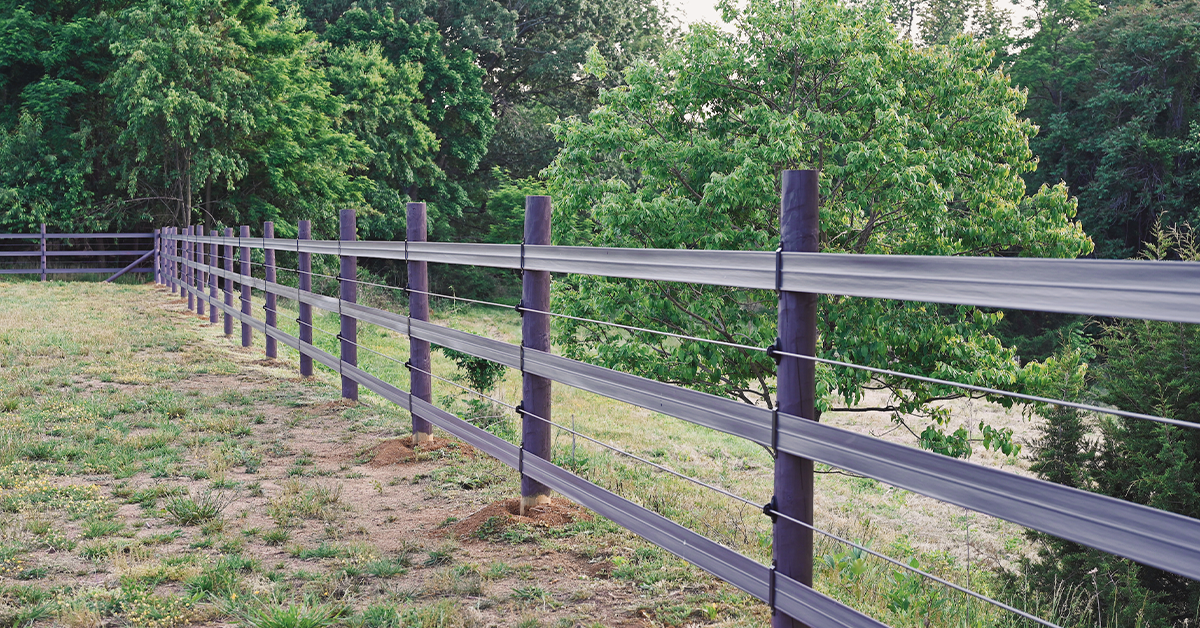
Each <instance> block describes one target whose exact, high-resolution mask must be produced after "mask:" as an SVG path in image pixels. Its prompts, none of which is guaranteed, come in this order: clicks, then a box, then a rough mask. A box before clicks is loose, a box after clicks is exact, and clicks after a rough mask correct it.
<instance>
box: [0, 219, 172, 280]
mask: <svg viewBox="0 0 1200 628" xmlns="http://www.w3.org/2000/svg"><path fill="white" fill-rule="evenodd" d="M157 237H158V235H157V232H152V233H47V232H46V225H44V224H43V225H41V232H40V233H0V240H33V241H34V242H35V243H36V244H37V246H38V248H37V249H34V250H16V251H13V250H0V257H2V258H17V261H20V258H27V257H36V258H38V265H37V266H36V267H32V266H31V267H28V268H0V275H41V277H42V281H46V275H65V274H80V275H86V274H99V273H103V274H109V277H108V278H107V279H105V281H112V280H114V279H116V278H117V277H120V276H121V275H124V274H126V273H149V272H152V271H153V270H154V269H153V267H152V266H141V267H139V266H138V265H139V264H142V263H143V262H146V261H147V260H149V259H150V258H151V257H153V256H154V254H155V251H157V250H158V244H157ZM100 238H104V239H111V240H118V241H128V240H135V239H151V240H155V242H154V243H153V245H152V246H151V247H150V248H149V249H112V250H97V249H85V250H78V251H75V250H49V249H48V248H47V243H48V242H49V241H50V240H95V239H100ZM126 245H127V246H128V243H126ZM133 256H138V257H137V259H135V260H134V261H133V263H131V264H127V265H124V266H118V267H113V268H109V267H76V268H71V267H59V268H52V267H50V265H49V261H48V260H49V258H52V257H54V258H112V257H133ZM73 263H83V260H76V261H74V262H73Z"/></svg>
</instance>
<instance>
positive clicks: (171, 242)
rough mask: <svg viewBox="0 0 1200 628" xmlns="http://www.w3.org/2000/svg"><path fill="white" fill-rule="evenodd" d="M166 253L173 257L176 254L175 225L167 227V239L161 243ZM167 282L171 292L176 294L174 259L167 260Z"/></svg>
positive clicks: (177, 289)
mask: <svg viewBox="0 0 1200 628" xmlns="http://www.w3.org/2000/svg"><path fill="white" fill-rule="evenodd" d="M163 246H164V247H165V249H164V250H166V252H167V255H170V256H171V257H175V256H176V255H178V253H177V252H176V250H175V249H176V246H175V227H167V241H166V242H165V243H164V244H163ZM167 284H168V285H170V286H171V294H176V293H177V292H178V291H179V286H177V285H175V260H173V259H172V260H167Z"/></svg>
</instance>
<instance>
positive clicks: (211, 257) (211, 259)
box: [208, 229, 221, 325]
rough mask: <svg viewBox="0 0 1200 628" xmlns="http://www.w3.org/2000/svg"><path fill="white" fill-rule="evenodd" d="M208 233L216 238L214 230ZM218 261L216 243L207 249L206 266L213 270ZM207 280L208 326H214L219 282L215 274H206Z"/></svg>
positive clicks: (219, 256) (217, 308) (219, 255)
mask: <svg viewBox="0 0 1200 628" xmlns="http://www.w3.org/2000/svg"><path fill="white" fill-rule="evenodd" d="M209 233H210V234H211V235H212V237H214V238H215V237H217V230H216V229H213V230H212V231H210V232H209ZM220 260H221V254H220V253H219V252H217V243H216V242H213V243H212V244H210V245H209V247H208V265H209V266H212V267H213V268H214V269H215V268H217V267H218V266H219V265H220V264H221V261H220ZM208 279H209V282H208V296H209V298H210V299H212V303H211V304H210V305H209V307H208V324H209V325H216V324H217V315H218V314H217V311H218V310H220V309H221V308H219V307H217V282H218V281H220V278H219V277H217V275H216V274H215V273H212V272H210V273H209V274H208Z"/></svg>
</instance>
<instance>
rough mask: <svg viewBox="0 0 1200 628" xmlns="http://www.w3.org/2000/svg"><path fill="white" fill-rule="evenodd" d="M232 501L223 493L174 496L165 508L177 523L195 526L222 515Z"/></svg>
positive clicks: (170, 517)
mask: <svg viewBox="0 0 1200 628" xmlns="http://www.w3.org/2000/svg"><path fill="white" fill-rule="evenodd" d="M230 501H231V500H230V499H229V498H226V497H225V496H224V495H223V494H222V493H204V494H202V495H199V496H197V497H175V498H172V499H170V500H169V501H167V504H166V505H165V506H164V507H163V510H164V511H165V512H166V514H167V518H168V519H170V520H171V521H172V522H174V523H175V524H176V525H181V526H194V525H199V524H202V523H207V522H209V521H212V520H214V519H216V518H217V517H220V516H221V511H223V510H225V507H226V506H228V505H229V503H230Z"/></svg>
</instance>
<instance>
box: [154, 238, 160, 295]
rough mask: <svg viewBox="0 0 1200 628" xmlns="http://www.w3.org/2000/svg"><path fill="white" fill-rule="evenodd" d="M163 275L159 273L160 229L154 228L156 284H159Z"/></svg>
mask: <svg viewBox="0 0 1200 628" xmlns="http://www.w3.org/2000/svg"><path fill="white" fill-rule="evenodd" d="M160 279H161V277H159V274H158V229H155V230H154V285H159V283H160V281H159V280H160Z"/></svg>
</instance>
